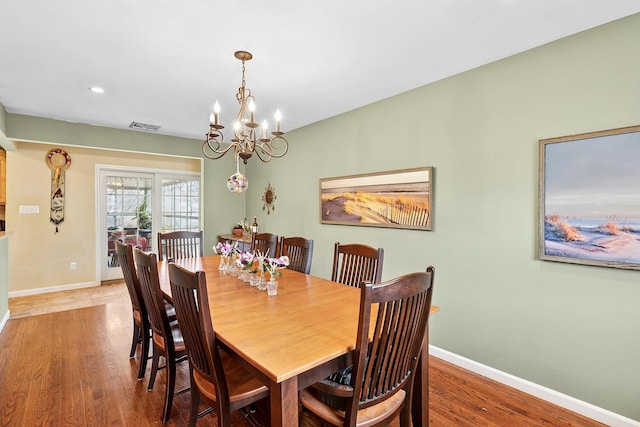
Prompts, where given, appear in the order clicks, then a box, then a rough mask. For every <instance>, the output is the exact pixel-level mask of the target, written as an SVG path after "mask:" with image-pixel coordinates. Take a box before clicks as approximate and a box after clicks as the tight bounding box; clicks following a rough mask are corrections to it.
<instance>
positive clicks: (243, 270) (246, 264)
mask: <svg viewBox="0 0 640 427" xmlns="http://www.w3.org/2000/svg"><path fill="white" fill-rule="evenodd" d="M254 258H255V255H254V254H253V252H247V251H244V252H240V253H239V254H238V258H236V264H237V265H238V268H239V269H240V273H239V274H238V277H240V279H242V280H244V281H245V282H249V281H250V279H251V268H252V267H253V261H254Z"/></svg>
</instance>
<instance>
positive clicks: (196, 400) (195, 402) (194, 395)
mask: <svg viewBox="0 0 640 427" xmlns="http://www.w3.org/2000/svg"><path fill="white" fill-rule="evenodd" d="M199 408H200V390H198V387H196V385H195V382H194V381H193V376H191V412H190V413H189V427H196V422H197V421H198V409H199Z"/></svg>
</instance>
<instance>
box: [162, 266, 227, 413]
mask: <svg viewBox="0 0 640 427" xmlns="http://www.w3.org/2000/svg"><path fill="white" fill-rule="evenodd" d="M169 280H170V282H171V296H172V298H173V304H174V307H175V308H176V317H177V318H178V324H180V330H181V331H182V336H183V337H184V343H185V347H186V348H187V354H188V357H189V363H190V365H191V369H195V370H197V371H198V373H199V374H200V375H201V376H202V377H204V378H205V379H207V380H208V381H209V382H211V383H212V384H214V385H215V390H216V396H217V397H218V399H217V401H216V404H217V405H220V407H218V408H214V409H215V412H216V414H218V416H220V414H224V413H227V414H229V413H230V412H231V411H230V408H229V406H228V405H229V403H230V402H229V389H228V387H227V381H226V378H225V373H224V369H223V367H222V360H221V358H220V352H219V351H218V344H217V338H216V334H215V332H214V330H213V323H212V322H211V312H210V309H209V298H208V296H207V295H208V293H207V281H206V278H205V273H204V271H196V272H191V271H188V270H186V269H184V268H182V267H180V266H178V265H175V264H170V265H169ZM212 349H215V350H214V351H212ZM225 406H226V408H225Z"/></svg>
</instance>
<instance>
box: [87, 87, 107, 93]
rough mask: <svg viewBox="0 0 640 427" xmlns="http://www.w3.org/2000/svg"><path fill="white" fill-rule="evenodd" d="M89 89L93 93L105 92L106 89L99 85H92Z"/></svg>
mask: <svg viewBox="0 0 640 427" xmlns="http://www.w3.org/2000/svg"><path fill="white" fill-rule="evenodd" d="M89 90H90V91H91V92H93V93H104V89H103V88H101V87H98V86H91V87H90V88H89Z"/></svg>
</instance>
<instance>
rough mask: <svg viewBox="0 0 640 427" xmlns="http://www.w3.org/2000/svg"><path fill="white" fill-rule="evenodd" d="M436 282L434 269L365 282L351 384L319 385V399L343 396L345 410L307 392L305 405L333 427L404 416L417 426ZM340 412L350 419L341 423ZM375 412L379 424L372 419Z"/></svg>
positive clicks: (404, 420)
mask: <svg viewBox="0 0 640 427" xmlns="http://www.w3.org/2000/svg"><path fill="white" fill-rule="evenodd" d="M433 279H434V269H433V267H428V268H427V270H426V272H418V273H411V274H407V275H404V276H401V277H398V278H395V279H392V280H389V281H386V282H384V283H381V284H378V285H374V284H371V283H369V282H367V283H365V284H363V286H361V296H360V315H359V323H358V335H357V337H356V348H355V350H354V353H353V367H352V374H351V380H350V381H349V384H348V385H338V384H336V383H333V384H332V383H331V382H330V381H327V380H323V381H322V382H321V383H318V384H316V385H314V386H313V387H314V389H315V390H316V391H317V392H319V395H318V394H316V395H315V396H321V395H322V394H323V393H328V394H329V395H331V396H332V397H341V398H342V399H343V400H342V402H343V404H344V407H343V408H342V409H344V412H338V411H334V410H329V411H328V410H327V406H326V405H325V404H323V403H322V399H315V398H313V397H312V396H313V394H310V393H309V391H307V390H305V391H303V392H302V395H301V402H302V404H303V405H304V406H305V407H307V408H308V409H310V410H311V412H312V413H313V414H314V415H316V416H318V417H320V418H324V417H329V418H328V419H330V420H331V425H344V426H355V425H356V424H358V425H360V424H362V425H387V424H389V422H390V421H391V420H392V419H394V418H395V417H397V416H398V414H401V420H400V425H411V404H410V402H411V399H412V392H413V381H414V374H415V372H416V368H417V364H418V360H419V358H420V353H421V351H422V346H423V342H424V339H425V336H426V332H427V327H428V322H429V312H430V309H431V298H432V295H433ZM372 307H375V309H374V310H372ZM372 325H373V329H371V327H372ZM371 331H373V332H372V333H371ZM425 356H426V355H425ZM375 405H378V406H377V408H376V409H373V408H372V409H370V410H369V411H364V412H361V413H360V414H359V413H358V412H359V411H362V410H363V409H367V408H371V407H372V406H375ZM336 414H339V415H338V417H344V418H343V419H342V420H340V421H343V422H341V423H340V424H338V423H336V420H335V418H336ZM371 414H375V418H376V419H375V421H376V422H375V423H374V422H372V420H370V419H367V417H369V416H371ZM324 419H327V418H324ZM356 420H357V422H356Z"/></svg>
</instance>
